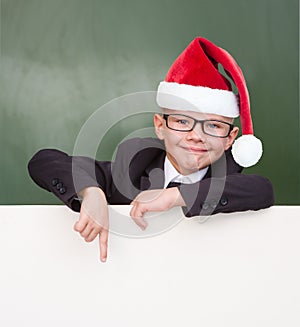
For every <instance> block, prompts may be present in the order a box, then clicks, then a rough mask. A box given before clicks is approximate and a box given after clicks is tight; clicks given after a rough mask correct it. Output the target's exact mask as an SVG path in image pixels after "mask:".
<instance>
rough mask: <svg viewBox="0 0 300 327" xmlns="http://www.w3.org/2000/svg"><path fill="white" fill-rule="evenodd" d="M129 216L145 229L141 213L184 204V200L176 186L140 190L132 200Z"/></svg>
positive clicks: (163, 209)
mask: <svg viewBox="0 0 300 327" xmlns="http://www.w3.org/2000/svg"><path fill="white" fill-rule="evenodd" d="M131 205H132V206H133V207H132V208H131V211H130V216H131V218H132V219H133V220H134V222H135V223H136V224H137V225H138V226H139V227H141V229H145V228H146V227H147V223H146V221H145V220H144V219H143V215H144V213H145V212H148V211H166V210H168V209H171V208H173V207H175V206H185V202H184V200H183V198H182V196H181V194H180V192H179V190H178V188H177V187H171V188H167V189H162V190H148V191H143V192H141V193H140V194H139V195H138V196H137V197H136V198H135V199H134V200H133V201H132V202H131Z"/></svg>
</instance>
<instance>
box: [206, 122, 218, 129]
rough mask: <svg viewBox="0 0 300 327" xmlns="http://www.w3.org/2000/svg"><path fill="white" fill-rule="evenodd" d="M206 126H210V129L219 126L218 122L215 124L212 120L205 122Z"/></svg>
mask: <svg viewBox="0 0 300 327" xmlns="http://www.w3.org/2000/svg"><path fill="white" fill-rule="evenodd" d="M206 126H207V127H208V128H210V129H218V128H221V126H220V124H216V123H212V122H210V123H207V125H206Z"/></svg>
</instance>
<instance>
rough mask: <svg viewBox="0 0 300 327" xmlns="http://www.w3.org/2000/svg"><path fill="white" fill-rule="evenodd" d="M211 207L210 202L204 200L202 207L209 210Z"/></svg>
mask: <svg viewBox="0 0 300 327" xmlns="http://www.w3.org/2000/svg"><path fill="white" fill-rule="evenodd" d="M208 208H209V204H208V203H207V202H204V203H203V204H202V209H204V210H207V209H208Z"/></svg>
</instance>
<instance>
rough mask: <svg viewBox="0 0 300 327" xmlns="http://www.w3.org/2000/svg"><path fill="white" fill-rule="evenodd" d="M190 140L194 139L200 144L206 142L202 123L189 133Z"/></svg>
mask: <svg viewBox="0 0 300 327" xmlns="http://www.w3.org/2000/svg"><path fill="white" fill-rule="evenodd" d="M187 137H188V139H193V140H195V141H198V142H200V141H201V142H205V140H206V135H205V134H204V133H203V130H202V126H201V124H200V123H198V124H196V126H195V127H194V129H193V130H191V131H190V132H188V133H187Z"/></svg>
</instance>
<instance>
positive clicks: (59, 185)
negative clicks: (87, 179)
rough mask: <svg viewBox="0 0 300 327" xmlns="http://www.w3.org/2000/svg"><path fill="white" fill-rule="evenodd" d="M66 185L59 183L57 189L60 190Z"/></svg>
mask: <svg viewBox="0 0 300 327" xmlns="http://www.w3.org/2000/svg"><path fill="white" fill-rule="evenodd" d="M63 186H64V185H63V183H58V184H56V188H57V189H58V190H59V189H60V188H62V187H63Z"/></svg>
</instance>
